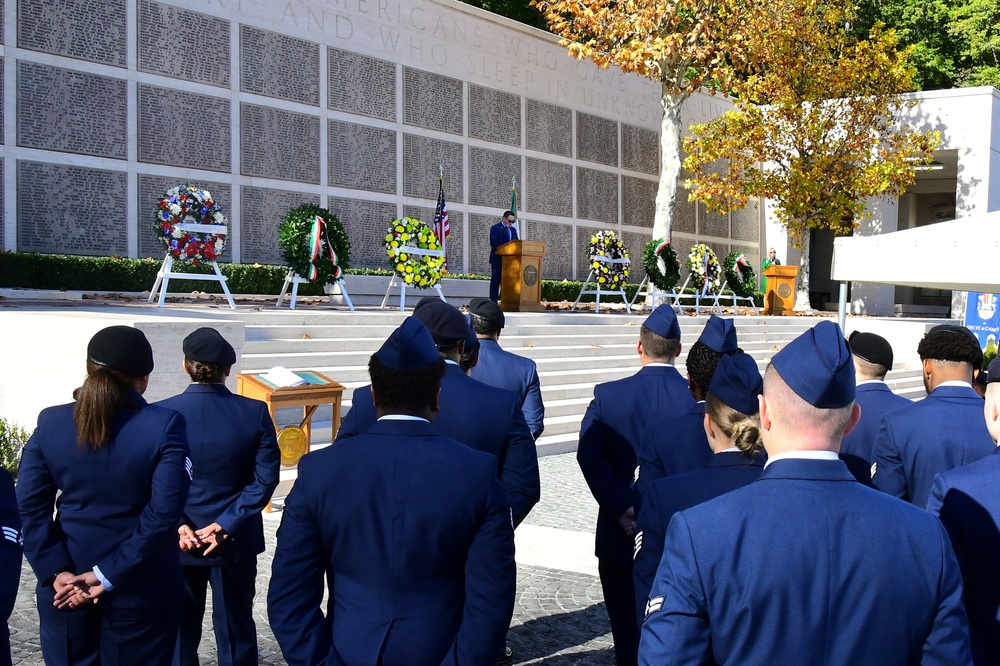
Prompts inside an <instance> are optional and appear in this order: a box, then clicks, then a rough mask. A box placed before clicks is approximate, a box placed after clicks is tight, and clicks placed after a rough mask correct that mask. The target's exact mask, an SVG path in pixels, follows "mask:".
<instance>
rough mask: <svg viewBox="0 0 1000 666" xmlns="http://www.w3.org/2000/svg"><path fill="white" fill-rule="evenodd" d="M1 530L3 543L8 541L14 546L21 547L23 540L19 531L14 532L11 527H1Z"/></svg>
mask: <svg viewBox="0 0 1000 666" xmlns="http://www.w3.org/2000/svg"><path fill="white" fill-rule="evenodd" d="M2 529H3V539H4V541H9V542H10V543H12V544H14V545H16V546H23V545H24V539H22V538H21V532H20V530H16V529H14V528H13V527H7V526H6V525H3V526H2Z"/></svg>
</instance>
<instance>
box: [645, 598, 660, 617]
mask: <svg viewBox="0 0 1000 666" xmlns="http://www.w3.org/2000/svg"><path fill="white" fill-rule="evenodd" d="M661 608H663V597H662V596H659V597H653V598H652V599H649V600H648V601H647V602H646V616H645V617H644V618H643V619H644V620H648V619H649V616H650V615H652V614H653V613H657V612H659V610H660V609H661Z"/></svg>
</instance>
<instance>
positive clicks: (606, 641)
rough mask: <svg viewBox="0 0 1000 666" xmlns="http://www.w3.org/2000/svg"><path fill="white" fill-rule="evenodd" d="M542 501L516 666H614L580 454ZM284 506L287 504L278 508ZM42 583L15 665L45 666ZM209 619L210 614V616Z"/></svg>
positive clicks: (25, 611) (524, 538) (547, 474)
mask: <svg viewBox="0 0 1000 666" xmlns="http://www.w3.org/2000/svg"><path fill="white" fill-rule="evenodd" d="M539 468H540V472H541V478H542V499H541V501H540V502H539V503H538V504H537V505H536V506H535V508H534V510H533V511H532V513H531V515H529V516H528V518H527V519H526V520H525V522H524V524H523V525H521V526H520V527H518V530H517V561H518V567H517V569H518V581H517V599H516V603H515V606H514V620H513V622H512V623H511V629H510V633H509V634H508V636H507V641H508V644H509V645H510V646H511V648H512V649H513V650H514V662H513V663H515V664H545V665H546V666H569V665H570V664H574V665H576V664H580V665H581V666H598V665H600V666H605V665H610V664H613V663H614V651H613V649H612V643H611V634H610V627H609V626H608V617H607V614H606V613H605V611H604V604H603V596H602V594H601V584H600V581H599V580H598V577H597V559H596V558H595V557H594V556H593V553H594V538H593V528H594V521H595V518H596V515H597V504H596V503H595V502H594V499H593V497H592V496H591V495H590V491H589V490H588V489H587V484H586V483H585V482H584V480H583V476H582V475H581V474H580V468H579V467H578V466H577V464H576V458H575V455H574V454H564V455H558V456H547V457H543V458H540V459H539ZM276 504H277V505H278V506H279V507H280V503H276ZM280 518H281V512H280V510H277V511H275V512H273V513H271V514H269V515H267V516H266V517H265V520H264V533H265V538H266V540H267V550H266V552H265V553H264V554H263V555H262V556H261V558H260V560H259V566H260V572H259V575H258V580H257V590H258V593H257V600H256V604H255V614H256V619H257V630H258V633H259V636H260V638H259V641H258V642H259V645H260V663H261V664H284V663H285V662H284V660H283V659H282V658H281V652H280V650H279V649H278V645H277V643H276V642H275V640H274V636H272V635H271V630H270V628H269V627H268V624H267V610H266V608H265V598H266V595H265V591H266V589H267V583H268V575H269V573H270V568H271V554H272V553H273V552H274V539H275V532H276V531H277V529H278V523H279V521H280ZM34 585H35V577H34V574H32V573H31V571H30V569H29V567H28V564H27V563H26V562H25V564H24V571H23V573H22V576H21V590H20V593H19V595H18V599H17V605H16V606H15V608H14V614H13V615H12V616H11V620H10V628H11V645H12V649H13V656H14V664H15V665H17V664H20V665H22V666H29V665H34V664H41V663H42V657H41V648H40V647H39V641H38V614H37V611H36V610H35V597H34V592H33V590H34ZM206 615H208V613H206ZM214 651H215V640H214V638H213V636H212V633H211V628H210V622H206V624H205V635H204V638H203V640H202V650H201V654H202V664H206V665H215V664H217V663H218V662H217V661H216V659H215V654H214Z"/></svg>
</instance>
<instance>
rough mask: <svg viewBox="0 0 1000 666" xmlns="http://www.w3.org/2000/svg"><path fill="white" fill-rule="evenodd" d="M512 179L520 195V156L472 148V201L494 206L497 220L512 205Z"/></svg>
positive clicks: (470, 185) (470, 191) (470, 152)
mask: <svg viewBox="0 0 1000 666" xmlns="http://www.w3.org/2000/svg"><path fill="white" fill-rule="evenodd" d="M511 177H513V178H514V182H515V183H516V184H517V189H518V194H520V193H521V191H522V190H521V182H522V180H521V156H520V155H518V154H516V153H502V152H500V151H498V150H489V149H487V148H476V147H475V146H470V147H469V201H470V202H471V203H473V204H479V205H481V206H495V207H496V208H497V209H498V212H497V217H498V218H499V216H500V213H502V212H503V211H504V210H506V208H507V207H508V206H509V205H510V184H511V182H510V181H511Z"/></svg>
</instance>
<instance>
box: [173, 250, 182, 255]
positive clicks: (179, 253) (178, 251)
mask: <svg viewBox="0 0 1000 666" xmlns="http://www.w3.org/2000/svg"><path fill="white" fill-rule="evenodd" d="M173 252H174V256H175V257H179V256H181V251H180V250H178V249H176V248H175V249H174V250H173Z"/></svg>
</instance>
